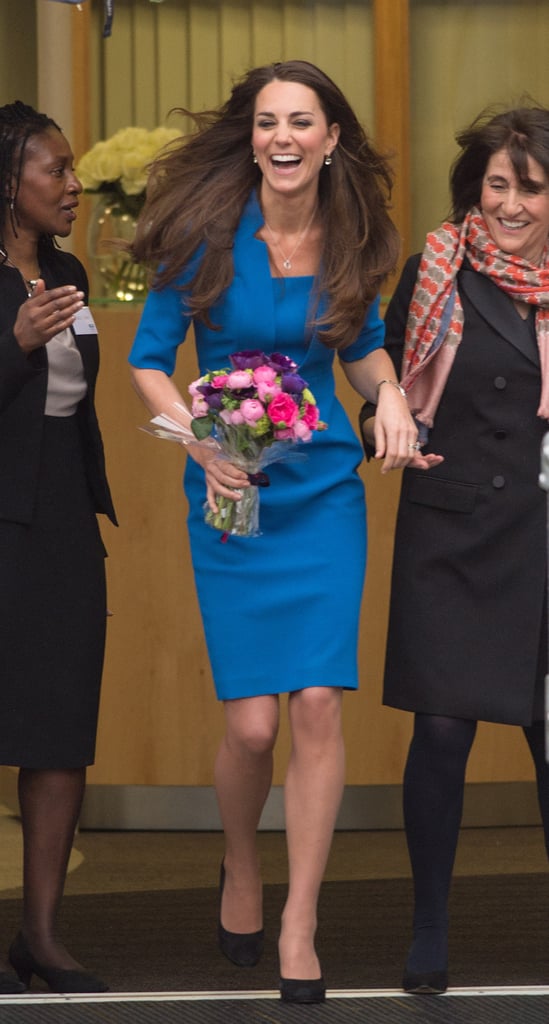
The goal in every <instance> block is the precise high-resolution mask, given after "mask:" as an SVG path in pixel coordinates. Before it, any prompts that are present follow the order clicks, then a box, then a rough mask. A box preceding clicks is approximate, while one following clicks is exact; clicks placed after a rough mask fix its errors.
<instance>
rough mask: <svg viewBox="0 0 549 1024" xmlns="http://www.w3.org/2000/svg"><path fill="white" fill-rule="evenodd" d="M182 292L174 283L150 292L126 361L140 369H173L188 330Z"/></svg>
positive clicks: (188, 320)
mask: <svg viewBox="0 0 549 1024" xmlns="http://www.w3.org/2000/svg"><path fill="white" fill-rule="evenodd" d="M190 322H191V317H190V314H189V312H188V310H187V308H186V304H185V294H184V292H182V291H181V290H180V289H179V288H177V287H175V286H174V285H171V284H170V285H167V286H166V287H165V288H162V289H160V290H159V291H151V292H149V294H148V296H147V299H146V302H145V306H144V309H143V313H142V316H141V320H140V322H139V326H138V328H137V334H136V336H135V339H134V342H133V345H132V347H131V350H130V354H129V357H128V361H129V362H130V364H131V365H132V366H135V367H136V368H137V369H140V370H162V371H163V372H164V373H167V374H168V376H169V377H171V375H172V374H173V372H174V370H175V364H176V359H177V350H178V348H179V346H180V345H181V344H182V342H183V341H184V340H185V336H186V334H187V331H188V329H189V324H190Z"/></svg>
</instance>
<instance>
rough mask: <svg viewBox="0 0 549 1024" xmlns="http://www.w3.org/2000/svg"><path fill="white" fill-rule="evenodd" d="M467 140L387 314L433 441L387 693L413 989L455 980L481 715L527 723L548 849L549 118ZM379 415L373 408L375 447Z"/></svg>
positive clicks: (403, 563)
mask: <svg viewBox="0 0 549 1024" xmlns="http://www.w3.org/2000/svg"><path fill="white" fill-rule="evenodd" d="M458 142H459V144H460V146H461V153H460V155H459V156H458V158H457V160H456V162H455V164H454V166H453V168H452V172H451V177H450V182H451V192H452V215H451V220H450V221H449V222H448V223H445V224H443V225H442V227H441V228H440V229H438V230H437V231H435V232H433V233H432V234H430V235H428V236H427V241H426V246H425V250H424V252H423V254H422V255H421V256H414V257H412V258H411V259H410V260H408V262H407V264H406V266H405V268H404V272H403V274H402V278H401V280H400V282H399V285H398V287H397V290H396V292H395V295H394V296H393V299H392V300H391V303H390V305H389V308H388V310H387V315H386V320H385V323H386V346H387V350H388V352H389V354H390V355H391V357H392V359H393V361H394V364H395V366H398V367H400V366H402V375H401V386H402V387H403V388H404V391H405V392H406V395H407V398H408V401H409V404H410V408H411V411H412V412H413V413H414V415H415V417H416V421H417V422H418V424H419V427H420V443H421V449H422V454H420V453H419V452H418V454H417V456H416V457H415V458H414V460H413V461H412V463H411V464H410V466H409V467H408V468H407V469H406V470H405V471H404V474H403V481H402V492H401V498H400V504H399V511H398V519H397V529H396V539H395V552H394V564H393V580H392V596H391V607H390V622H389V633H388V642H387V658H386V667H385V686H384V702H385V703H386V704H388V705H390V706H392V707H397V708H402V709H404V710H407V711H413V712H415V726H414V735H413V738H412V743H411V746H410V751H409V755H408V761H407V765H406V770H405V777H404V815H405V824H406V834H407V840H408V847H409V852H410V859H411V864H412V870H413V875H414V892H415V910H414V941H413V944H412V947H411V949H410V952H409V956H408V961H407V964H406V969H405V974H404V988H405V989H406V990H407V991H410V992H420V993H429V992H441V991H444V990H445V988H446V986H447V932H448V919H447V901H448V891H449V886H450V881H451V875H452V869H453V863H454V856H455V850H456V845H457V839H458V832H459V826H460V821H461V812H462V802H463V787H464V779H465V769H466V765H467V759H468V756H469V752H470V749H471V746H472V743H473V740H474V736H475V731H476V725H477V721H478V720H483V721H489V722H503V723H509V724H515V725H520V726H522V727H523V729H524V733H525V736H526V740H527V742H528V744H529V747H530V750H531V753H532V757H533V760H534V764H535V768H536V775H537V783H538V796H539V805H540V809H541V816H542V820H543V825H544V829H545V837H546V845H547V846H548V848H549V786H548V783H549V775H548V768H547V764H546V761H545V744H544V700H543V688H544V678H545V674H546V672H547V555H546V547H547V541H546V496H545V494H544V492H543V491H542V490H541V489H540V487H539V485H538V476H539V471H540V448H541V442H542V439H543V437H544V434H545V432H546V431H547V418H548V416H549V358H548V357H549V258H548V245H547V243H548V236H549V111H548V110H545V109H538V108H534V107H529V108H523V109H516V110H511V111H507V112H505V113H503V114H498V115H496V116H492V117H490V115H482V116H481V117H480V118H479V119H477V121H475V122H474V123H473V125H472V126H471V127H470V128H468V129H467V130H466V131H464V132H462V133H461V134H460V135H459V136H458ZM385 386H387V385H385ZM373 411H374V410H372V408H370V407H367V406H366V407H364V408H363V410H362V413H361V421H362V424H363V431H364V436H365V439H366V441H367V440H368V438H369V437H371V424H372V420H371V416H372V412H373ZM435 453H436V454H435ZM426 468H429V469H430V472H429V473H424V472H422V470H424V469H426Z"/></svg>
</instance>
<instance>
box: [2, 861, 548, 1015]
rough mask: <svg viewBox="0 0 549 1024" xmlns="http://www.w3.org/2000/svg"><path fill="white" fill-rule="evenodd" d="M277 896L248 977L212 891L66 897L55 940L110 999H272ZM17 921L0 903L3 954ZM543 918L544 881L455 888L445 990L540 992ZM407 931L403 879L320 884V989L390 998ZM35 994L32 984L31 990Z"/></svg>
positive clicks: (271, 897)
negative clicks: (237, 963)
mask: <svg viewBox="0 0 549 1024" xmlns="http://www.w3.org/2000/svg"><path fill="white" fill-rule="evenodd" d="M285 893H286V887H285V886H282V885H270V886H266V887H265V928H266V946H265V954H264V956H263V958H262V960H261V962H260V964H259V965H258V966H257V967H254V968H251V969H250V968H247V969H246V968H244V969H243V968H238V967H234V966H233V965H232V964H231V963H229V961H227V960H226V959H225V958H224V957H223V956H222V955H221V954H220V953H219V951H218V949H217V946H216V917H217V895H216V893H215V892H214V891H213V890H212V889H189V890H180V891H155V892H141V893H135V892H132V893H109V894H98V895H94V896H71V897H67V898H66V899H65V900H64V904H63V913H62V919H61V932H62V935H63V938H64V939H65V941H66V942H67V945H68V946H69V947H70V949H71V951H72V952H73V953H74V954H75V955H76V956H77V957H78V958H79V959H81V961H82V962H83V963H85V965H86V966H87V967H88V968H89V969H90V970H92V971H95V972H96V973H97V974H99V975H100V976H101V977H102V978H104V979H105V980H106V981H107V983H108V984H109V985H110V987H111V990H112V991H113V992H117V991H118V992H186V991H199V992H201V991H204V992H225V991H236V990H245V991H248V990H252V991H253V990H272V989H274V988H276V985H277V981H278V963H277V956H276V938H277V930H278V922H279V919H280V911H281V909H282V905H283V901H284V897H285ZM19 913H20V904H19V902H18V901H16V900H3V901H2V907H1V915H0V919H1V920H0V943H1V944H2V947H3V948H5V947H7V945H8V944H9V941H10V939H11V937H12V935H13V933H14V931H15V930H16V928H17V923H18V918H19ZM548 914H549V876H548V875H539V874H528V875H503V876H502V875H488V876H480V877H468V878H457V879H456V880H455V881H454V885H453V889H452V897H451V921H452V928H451V935H450V983H451V985H453V986H459V987H463V986H465V987H469V986H478V985H487V986H499V985H505V986H509V985H515V986H516V985H545V984H547V983H549V963H548V956H547V948H548V941H547V940H548V932H549V928H548ZM410 920H411V885H410V882H409V881H408V880H407V879H387V880H381V881H377V880H367V881H354V882H328V883H325V885H324V886H323V889H322V894H321V901H320V908H319V933H318V952H319V956H320V959H321V963H322V965H323V971H324V975H325V978H326V982H327V985H328V987H329V988H332V989H353V990H356V989H385V988H388V989H395V988H398V987H399V984H400V979H401V973H402V967H403V963H404V959H405V955H406V950H407V946H408V942H409V931H410ZM39 990H40V985H39V984H38V983H37V982H36V980H33V991H39ZM3 1019H4V1018H2V1020H3ZM547 1020H549V1014H548V1015H547V1017H546V1018H545V1021H547Z"/></svg>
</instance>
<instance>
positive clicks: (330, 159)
mask: <svg viewBox="0 0 549 1024" xmlns="http://www.w3.org/2000/svg"><path fill="white" fill-rule="evenodd" d="M331 162H332V158H331V156H330V154H329V153H328V155H327V156H325V157H324V166H325V167H329V166H330V164H331Z"/></svg>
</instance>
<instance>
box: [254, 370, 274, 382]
mask: <svg viewBox="0 0 549 1024" xmlns="http://www.w3.org/2000/svg"><path fill="white" fill-rule="evenodd" d="M253 379H254V384H274V382H275V380H276V370H273V367H272V366H258V367H257V368H256V369H255V370H254V372H253Z"/></svg>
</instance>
